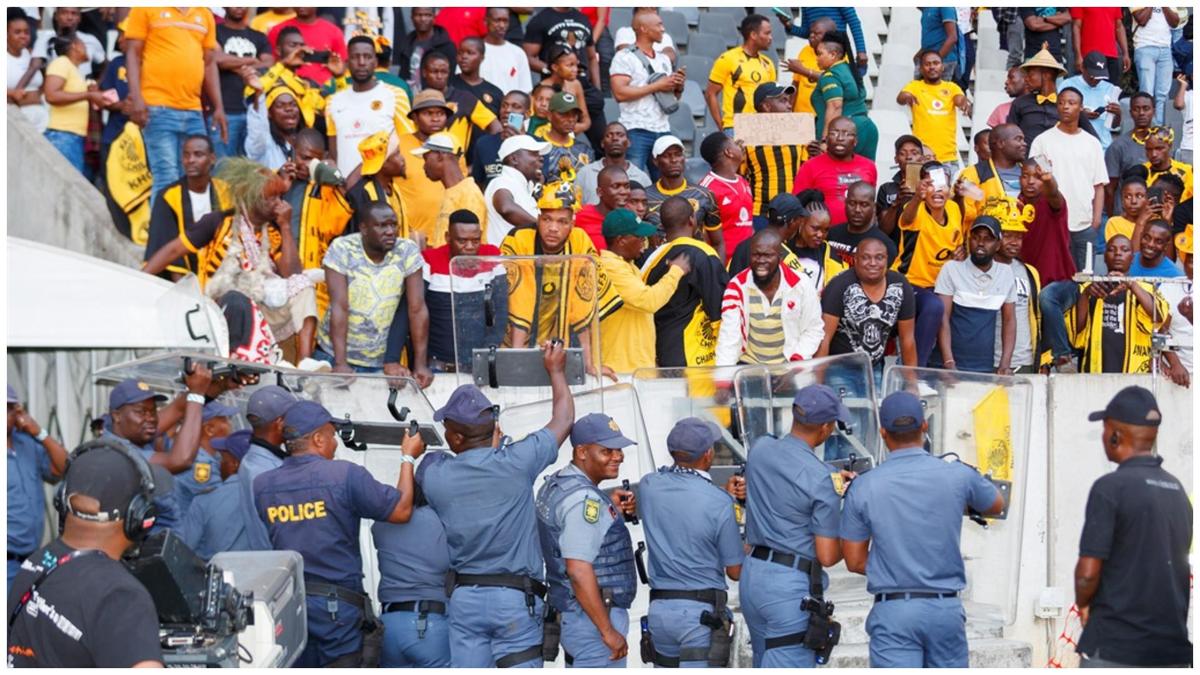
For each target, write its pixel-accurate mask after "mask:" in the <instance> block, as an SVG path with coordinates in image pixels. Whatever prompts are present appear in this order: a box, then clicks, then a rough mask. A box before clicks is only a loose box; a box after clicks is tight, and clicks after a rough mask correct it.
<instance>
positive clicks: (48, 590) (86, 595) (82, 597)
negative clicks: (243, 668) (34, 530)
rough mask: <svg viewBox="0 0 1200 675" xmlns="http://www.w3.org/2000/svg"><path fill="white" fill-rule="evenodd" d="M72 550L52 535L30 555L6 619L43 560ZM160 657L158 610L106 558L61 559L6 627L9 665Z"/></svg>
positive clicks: (80, 664) (119, 662)
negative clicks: (64, 561)
mask: <svg viewBox="0 0 1200 675" xmlns="http://www.w3.org/2000/svg"><path fill="white" fill-rule="evenodd" d="M72 551H74V549H72V548H71V547H69V546H67V545H66V544H63V543H62V541H61V540H57V539H56V540H54V541H52V542H50V544H48V545H47V546H45V547H43V548H41V549H38V550H37V551H35V552H34V553H33V554H32V555H30V556H29V558H28V559H27V560H26V561H25V563H24V564H23V565H22V566H21V571H20V572H18V573H17V576H16V578H15V579H13V585H12V588H10V589H9V593H8V614H7V615H6V616H10V615H11V614H12V611H13V610H14V609H15V608H16V607H17V603H18V601H19V600H20V599H21V596H22V595H24V594H25V591H27V590H28V589H29V587H30V586H31V585H32V584H33V582H34V580H35V579H37V577H38V575H39V574H40V573H41V570H42V563H43V561H47V560H48V561H50V562H51V563H53V561H55V560H58V559H60V558H62V557H63V556H66V555H68V554H70V553H71V552H72ZM31 568H32V569H31ZM162 660H163V655H162V648H161V646H160V644H159V641H158V612H157V611H156V610H155V609H154V601H153V600H152V599H151V598H150V592H149V591H147V590H146V587H145V586H142V584H141V583H140V582H139V581H138V580H137V579H136V578H134V576H133V575H132V574H130V573H129V571H128V570H126V569H125V566H124V565H122V564H121V563H120V562H118V561H116V560H113V559H111V558H109V557H108V556H106V555H96V554H88V555H82V556H79V557H77V558H74V559H73V560H71V561H69V562H66V563H63V566H62V568H61V569H57V570H55V571H54V572H52V573H51V574H50V575H49V576H47V577H46V578H45V580H44V581H43V582H42V585H41V586H40V587H38V589H37V591H36V592H35V594H34V596H33V598H32V599H31V600H30V601H29V603H28V604H26V605H25V607H24V608H23V609H22V610H21V613H20V614H19V615H18V616H17V620H16V621H15V622H14V623H13V625H12V627H11V628H10V629H9V631H8V665H9V667H18V668H22V667H23V668H46V667H59V668H129V667H130V666H133V665H134V664H136V663H141V662H142V661H158V662H162Z"/></svg>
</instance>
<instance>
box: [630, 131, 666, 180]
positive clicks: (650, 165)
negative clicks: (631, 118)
mask: <svg viewBox="0 0 1200 675" xmlns="http://www.w3.org/2000/svg"><path fill="white" fill-rule="evenodd" d="M627 133H628V135H629V149H628V150H626V151H625V159H627V160H629V163H630V164H633V165H634V166H636V167H637V168H639V169H641V170H642V171H645V172H646V175H648V176H650V180H658V167H656V166H654V162H652V161H650V151H651V150H653V149H654V141H657V140H658V139H659V138H661V137H663V136H666V135H667V134H668V133H670V132H668V131H647V130H646V129H630V130H629V131H628V132H627ZM645 187H650V186H649V185H647V186H645Z"/></svg>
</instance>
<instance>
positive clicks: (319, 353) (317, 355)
mask: <svg viewBox="0 0 1200 675" xmlns="http://www.w3.org/2000/svg"><path fill="white" fill-rule="evenodd" d="M312 357H313V358H314V359H316V360H318V361H324V362H325V363H328V364H331V365H332V364H333V363H336V361H334V360H333V354H330V353H329V352H327V351H325V350H324V349H321V348H320V347H317V348H316V349H314V350H313V353H312ZM348 365H349V366H350V367H351V368H353V369H354V372H356V373H365V374H371V373H382V372H383V368H372V367H370V366H356V365H354V364H353V363H351V364H348Z"/></svg>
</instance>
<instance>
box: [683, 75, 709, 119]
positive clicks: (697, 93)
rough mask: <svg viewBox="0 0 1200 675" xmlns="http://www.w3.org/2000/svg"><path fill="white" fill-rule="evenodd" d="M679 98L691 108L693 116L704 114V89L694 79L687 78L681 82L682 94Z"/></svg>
mask: <svg viewBox="0 0 1200 675" xmlns="http://www.w3.org/2000/svg"><path fill="white" fill-rule="evenodd" d="M680 100H681V101H683V102H684V103H686V104H687V105H688V107H689V108H691V109H692V116H693V117H700V116H701V115H703V114H704V89H703V87H701V86H700V85H699V84H698V83H697V82H696V81H695V80H688V81H687V82H684V83H683V96H682V97H680Z"/></svg>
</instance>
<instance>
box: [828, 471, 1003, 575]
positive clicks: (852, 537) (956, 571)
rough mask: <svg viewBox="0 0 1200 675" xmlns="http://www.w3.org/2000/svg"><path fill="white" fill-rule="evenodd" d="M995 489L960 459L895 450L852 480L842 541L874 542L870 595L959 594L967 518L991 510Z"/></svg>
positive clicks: (869, 568)
mask: <svg viewBox="0 0 1200 675" xmlns="http://www.w3.org/2000/svg"><path fill="white" fill-rule="evenodd" d="M996 495H997V492H996V488H995V486H993V485H992V484H991V483H990V482H989V481H988V480H987V479H986V478H984V477H983V476H981V475H980V474H979V472H978V471H976V470H975V469H972V468H971V467H969V466H967V465H966V464H963V463H962V462H946V461H943V460H941V459H938V458H937V457H934V456H932V455H930V454H929V453H928V452H926V451H925V449H924V448H904V449H901V450H893V451H892V452H891V453H890V454H889V455H888V460H887V461H886V462H883V463H881V464H880V465H879V466H878V467H876V468H874V469H872V470H871V471H869V472H867V473H864V474H862V475H861V476H859V477H858V478H855V479H854V482H853V483H851V485H850V486H849V487H848V488H847V490H846V501H845V504H844V506H843V507H842V532H841V538H842V539H845V540H846V541H866V540H867V539H870V540H871V550H870V553H869V554H868V556H867V591H868V592H870V593H886V592H893V591H933V592H942V593H945V592H957V591H961V590H962V589H963V588H965V587H966V585H967V577H966V571H965V570H964V568H963V559H962V549H961V548H960V546H959V540H960V538H961V536H962V522H963V514H964V513H966V507H967V506H970V507H971V508H973V509H975V510H976V511H985V510H987V509H989V508H991V506H992V504H994V503H995V501H996Z"/></svg>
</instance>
